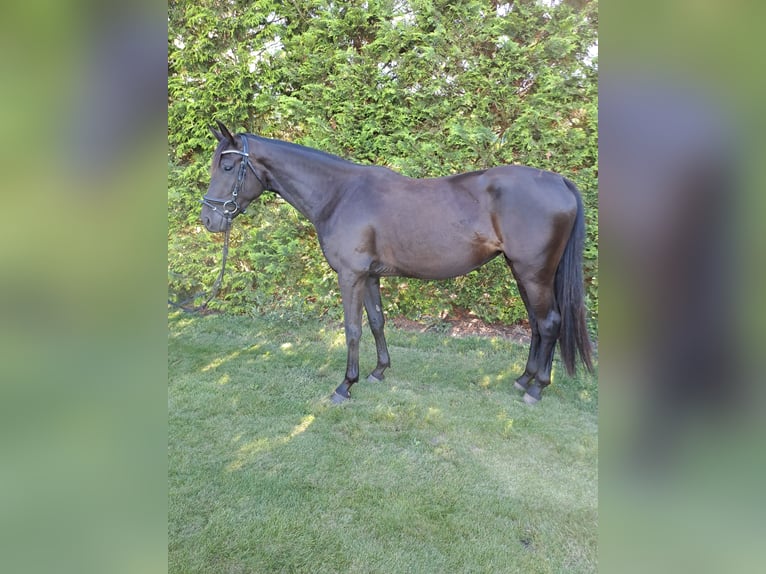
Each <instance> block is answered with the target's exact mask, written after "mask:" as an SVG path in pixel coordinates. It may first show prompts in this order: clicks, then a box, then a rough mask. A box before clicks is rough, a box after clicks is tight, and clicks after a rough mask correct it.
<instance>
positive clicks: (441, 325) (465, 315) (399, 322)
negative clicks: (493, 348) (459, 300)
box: [390, 309, 531, 345]
mask: <svg viewBox="0 0 766 574" xmlns="http://www.w3.org/2000/svg"><path fill="white" fill-rule="evenodd" d="M390 323H391V324H392V325H394V326H395V327H397V328H399V329H403V330H406V331H418V332H421V333H426V332H439V333H444V334H445V335H449V336H450V337H467V336H479V337H500V338H503V339H509V340H511V341H515V342H517V343H521V344H524V345H528V344H529V342H530V340H531V331H530V329H529V323H528V322H527V321H524V322H522V323H519V324H515V325H507V324H504V323H487V322H485V321H483V320H481V319H480V318H479V317H477V316H476V315H474V314H473V313H471V312H470V311H466V310H463V309H458V310H456V311H454V312H453V313H450V315H448V316H447V317H444V318H442V319H438V320H432V321H413V320H412V319H408V318H406V317H391V319H390Z"/></svg>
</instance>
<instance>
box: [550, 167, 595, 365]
mask: <svg viewBox="0 0 766 574" xmlns="http://www.w3.org/2000/svg"><path fill="white" fill-rule="evenodd" d="M564 183H566V186H567V187H568V188H569V189H570V191H571V192H572V194H573V195H574V196H575V199H577V216H576V217H575V222H574V226H573V227H572V232H571V233H570V235H569V240H568V241H567V244H566V247H565V248H564V254H563V255H562V256H561V261H559V266H558V268H557V269H556V278H555V280H554V288H555V290H556V300H557V301H558V305H559V313H560V314H561V331H560V333H559V349H560V352H561V359H562V360H563V362H564V367H565V368H566V371H567V373H568V374H569V375H570V376H571V375H573V374H574V372H575V354H576V353H579V355H580V360H581V361H582V363H583V364H584V365H585V366H586V367H587V369H588V370H589V371H593V362H592V360H591V343H590V338H589V337H588V328H587V325H586V323H585V288H584V284H583V275H582V252H583V245H584V243H585V214H584V210H583V204H582V197H580V191H579V190H578V189H577V186H575V184H574V183H572V182H571V181H569V180H568V179H567V178H564Z"/></svg>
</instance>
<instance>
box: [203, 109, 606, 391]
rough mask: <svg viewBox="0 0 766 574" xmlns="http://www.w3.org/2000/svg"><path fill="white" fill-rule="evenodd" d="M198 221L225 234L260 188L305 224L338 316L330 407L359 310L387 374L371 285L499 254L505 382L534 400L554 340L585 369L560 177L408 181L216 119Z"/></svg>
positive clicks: (475, 263) (567, 200) (574, 234)
mask: <svg viewBox="0 0 766 574" xmlns="http://www.w3.org/2000/svg"><path fill="white" fill-rule="evenodd" d="M218 127H219V130H216V129H214V128H211V130H212V132H213V134H214V135H215V136H216V138H217V139H218V142H219V143H218V147H217V148H216V150H215V154H214V155H213V162H212V167H211V180H210V187H209V189H208V191H207V194H206V195H205V197H204V199H203V200H202V203H203V207H202V215H201V217H202V221H203V223H204V224H205V227H206V228H207V229H208V230H209V231H212V232H221V231H225V230H226V229H227V228H228V227H229V225H231V221H232V219H233V218H234V217H236V216H237V215H238V214H239V213H242V212H244V211H245V209H246V208H247V206H248V205H249V204H250V203H251V202H252V201H253V200H255V199H256V198H257V197H258V196H260V195H261V194H262V193H263V192H264V191H266V190H270V191H274V192H275V193H278V194H279V195H280V196H282V197H283V198H284V199H285V200H286V201H287V202H288V203H290V204H291V205H292V206H293V207H295V208H296V209H297V210H298V211H300V212H301V213H302V214H303V215H304V216H305V217H307V218H308V219H309V220H310V221H311V223H312V224H313V225H314V227H315V228H316V231H317V236H318V238H319V243H320V245H321V247H322V251H323V253H324V255H325V257H326V258H327V262H328V263H329V264H330V266H331V267H332V268H333V270H335V272H336V273H337V274H338V282H339V284H340V290H341V297H342V299H343V314H344V320H345V331H346V345H347V347H348V362H347V365H346V376H345V378H344V379H343V382H342V383H341V384H340V385H339V386H338V388H337V389H335V392H334V393H333V396H332V398H333V401H334V402H343V401H344V400H346V399H348V398H349V397H350V394H349V390H350V388H351V386H352V385H353V384H354V383H356V382H357V381H358V380H359V339H360V337H361V334H362V307H364V309H365V310H366V311H367V317H368V319H369V323H370V329H371V330H372V334H373V336H374V337H375V346H376V347H377V353H378V364H377V366H376V367H375V369H374V370H373V371H372V373H371V374H370V376H369V380H372V381H380V380H382V379H383V372H384V371H385V370H386V368H388V367H389V366H390V364H391V363H390V360H389V356H388V349H387V347H386V339H385V336H384V334H383V323H384V319H383V311H382V304H381V300H380V278H381V277H385V276H405V277H416V278H418V279H446V278H449V277H456V276H458V275H463V274H465V273H468V272H469V271H472V270H474V269H476V268H477V267H480V266H481V265H484V264H485V263H487V262H488V261H490V260H491V259H493V258H495V257H497V256H498V255H500V254H502V255H503V256H504V257H505V260H506V262H507V263H508V266H509V267H510V268H511V271H512V273H513V276H514V277H515V278H516V282H517V283H518V286H519V292H520V293H521V296H522V298H523V300H524V304H525V306H526V309H527V313H528V314H529V324H530V327H531V330H532V342H531V345H530V349H529V359H528V360H527V365H526V369H525V371H524V373H523V374H522V375H521V376H520V377H519V378H518V379H517V380H516V382H515V386H516V387H517V388H518V389H519V390H523V391H524V400H525V401H526V402H527V403H535V402H537V401H538V400H540V398H541V393H542V390H543V389H544V388H545V387H546V386H547V385H549V384H550V381H551V366H552V363H553V352H554V348H555V344H556V341H557V340H558V341H559V344H560V349H561V357H562V360H563V363H564V366H565V368H566V370H567V372H568V373H569V374H570V375H571V374H573V373H574V370H575V355H576V354H577V353H578V352H579V356H580V359H581V361H582V362H583V364H584V365H585V366H586V367H587V368H588V369H589V370H590V369H592V365H591V347H590V341H589V339H588V332H587V329H586V325H585V305H584V301H583V279H582V249H583V239H584V235H585V224H584V217H583V205H582V199H581V198H580V194H579V192H578V190H577V188H576V187H575V185H574V184H573V183H572V182H571V181H569V180H568V179H566V178H565V177H563V176H561V175H558V174H555V173H551V172H548V171H543V170H539V169H534V168H531V167H524V166H514V165H511V166H501V167H495V168H492V169H487V170H483V171H475V172H471V173H464V174H459V175H453V176H449V177H440V178H434V179H411V178H408V177H404V176H402V175H399V174H398V173H395V172H394V171H391V170H390V169H387V168H384V167H377V166H363V165H357V164H354V163H352V162H349V161H346V160H344V159H341V158H339V157H337V156H334V155H330V154H327V153H324V152H321V151H318V150H315V149H311V148H307V147H303V146H300V145H296V144H292V143H287V142H283V141H279V140H271V139H266V138H262V137H259V136H255V135H252V134H238V135H236V136H234V135H232V134H231V132H229V130H228V129H227V128H226V126H224V125H223V124H222V123H221V122H218Z"/></svg>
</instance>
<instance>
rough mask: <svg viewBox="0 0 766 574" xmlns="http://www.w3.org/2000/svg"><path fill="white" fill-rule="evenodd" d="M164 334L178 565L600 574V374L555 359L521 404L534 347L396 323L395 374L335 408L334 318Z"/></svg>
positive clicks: (204, 320)
mask: <svg viewBox="0 0 766 574" xmlns="http://www.w3.org/2000/svg"><path fill="white" fill-rule="evenodd" d="M168 328H169V343H168V371H169V381H168V420H169V436H168V488H169V509H168V536H169V549H168V550H169V554H168V567H169V571H170V572H171V573H196V572H209V573H216V574H220V573H229V572H243V573H245V572H247V573H256V572H264V573H267V572H268V573H270V572H307V573H309V572H310V573H321V572H333V573H336V572H343V573H345V572H370V573H372V572H380V573H385V574H395V573H398V572H412V573H417V574H423V573H430V572H433V573H439V574H450V573H457V572H488V573H494V572H519V573H524V574H533V573H547V572H562V573H564V572H565V573H577V572H595V571H596V569H597V568H596V557H597V523H598V513H597V478H598V471H597V466H598V465H597V461H598V459H597V454H598V427H597V402H598V391H597V386H596V378H595V376H592V375H584V374H582V373H579V374H578V376H577V377H575V378H568V377H566V375H565V374H564V373H563V369H561V368H559V366H558V361H557V363H556V364H554V383H553V385H551V387H549V388H548V390H547V391H546V394H545V396H544V399H543V400H542V401H541V402H540V403H539V404H537V405H534V406H528V405H526V404H524V402H523V401H522V400H521V396H520V393H518V392H517V391H515V390H514V389H513V388H512V386H513V377H514V376H515V375H516V374H517V373H519V372H520V371H521V369H523V365H524V361H525V359H526V352H527V349H526V348H525V347H523V346H520V345H518V344H516V343H513V342H512V341H509V340H505V339H493V338H486V337H484V338H482V337H464V338H454V337H449V336H445V335H440V334H434V333H415V332H410V331H404V330H398V329H395V328H393V327H390V328H388V329H387V335H388V341H389V349H390V351H391V359H392V368H391V369H389V370H388V371H387V372H386V380H385V381H384V382H383V383H380V384H373V383H368V382H360V383H359V384H357V385H355V386H354V387H353V389H352V396H353V400H352V401H349V402H348V403H346V404H344V405H341V406H336V405H333V404H332V403H331V402H330V401H329V397H330V395H331V393H332V391H333V389H334V388H335V387H336V386H337V384H338V383H339V382H340V381H341V379H342V378H343V371H344V368H345V358H346V351H345V344H344V340H343V329H342V327H341V326H340V325H338V324H331V323H323V322H320V321H318V320H291V321H285V320H281V319H278V318H275V317H256V318H252V317H230V316H224V315H211V316H192V315H186V314H183V313H178V312H174V313H171V314H170V315H169V319H168ZM360 356H361V368H362V372H363V376H366V374H367V373H368V372H369V370H371V369H372V367H373V366H374V364H375V347H374V342H373V340H372V336H371V334H370V333H369V331H366V332H365V333H364V336H363V338H362V346H361V353H360Z"/></svg>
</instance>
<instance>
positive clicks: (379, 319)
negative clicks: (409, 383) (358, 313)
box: [364, 277, 391, 383]
mask: <svg viewBox="0 0 766 574" xmlns="http://www.w3.org/2000/svg"><path fill="white" fill-rule="evenodd" d="M364 308H365V310H366V311H367V320H368V321H369V322H370V331H372V336H373V337H375V349H376V351H377V353H378V364H377V366H376V367H375V370H374V371H372V373H370V376H369V377H367V380H368V381H370V382H372V383H379V382H380V381H382V380H383V379H384V378H385V375H383V371H385V370H386V369H387V368H388V367H390V366H391V359H390V357H389V356H388V346H387V345H386V336H385V334H384V333H383V327H384V325H385V323H386V320H385V317H384V316H383V303H382V302H381V299H380V278H379V277H368V278H367V289H366V290H365V293H364Z"/></svg>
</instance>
